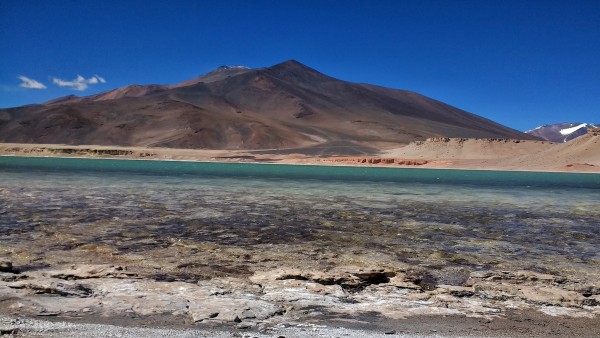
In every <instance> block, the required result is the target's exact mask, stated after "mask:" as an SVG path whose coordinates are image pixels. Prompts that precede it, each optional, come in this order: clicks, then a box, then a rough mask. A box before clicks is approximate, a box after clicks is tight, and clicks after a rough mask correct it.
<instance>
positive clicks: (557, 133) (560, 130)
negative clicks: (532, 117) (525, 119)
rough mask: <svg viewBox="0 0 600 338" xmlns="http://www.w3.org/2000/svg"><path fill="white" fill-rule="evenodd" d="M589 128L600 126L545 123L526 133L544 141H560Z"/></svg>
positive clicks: (564, 140)
mask: <svg viewBox="0 0 600 338" xmlns="http://www.w3.org/2000/svg"><path fill="white" fill-rule="evenodd" d="M589 128H600V124H598V123H596V124H592V123H572V122H565V123H555V124H545V125H543V126H540V127H537V128H535V129H532V130H529V131H526V133H527V134H530V135H533V136H537V137H540V138H542V139H544V140H546V141H550V142H561V143H562V142H567V141H570V140H573V139H575V138H578V137H580V136H583V135H586V133H587V132H588V129H589Z"/></svg>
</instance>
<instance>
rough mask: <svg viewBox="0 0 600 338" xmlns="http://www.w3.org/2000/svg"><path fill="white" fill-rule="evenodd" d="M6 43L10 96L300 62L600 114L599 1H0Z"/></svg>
mask: <svg viewBox="0 0 600 338" xmlns="http://www.w3.org/2000/svg"><path fill="white" fill-rule="evenodd" d="M0 51H1V53H0V107H13V106H19V105H24V104H31V103H41V102H44V101H46V100H49V99H52V98H56V97H60V96H65V95H69V94H76V95H91V94H95V93H98V92H102V91H106V90H110V89H113V88H117V87H121V86H124V85H128V84H133V83H137V84H150V83H159V84H168V83H176V82H180V81H183V80H186V79H189V78H193V77H195V76H198V75H200V74H203V73H206V72H208V71H210V70H212V69H214V68H216V67H218V66H221V65H245V66H249V67H253V68H254V67H267V66H271V65H273V64H276V63H279V62H282V61H285V60H288V59H296V60H298V61H300V62H302V63H304V64H306V65H308V66H310V67H312V68H315V69H317V70H319V71H321V72H323V73H325V74H328V75H331V76H334V77H337V78H339V79H343V80H347V81H352V82H366V83H372V84H377V85H382V86H386V87H392V88H399V89H407V90H412V91H416V92H419V93H421V94H424V95H426V96H429V97H432V98H435V99H438V100H440V101H443V102H446V103H449V104H451V105H454V106H456V107H459V108H461V109H464V110H467V111H469V112H472V113H475V114H478V115H481V116H484V117H486V118H489V119H492V120H494V121H497V122H500V123H502V124H505V125H508V126H510V127H513V128H516V129H520V130H527V129H531V128H534V127H536V126H538V125H541V124H545V123H555V122H563V121H573V122H600V1H597V0H591V1H576V0H575V1H566V0H565V1H553V0H544V1H534V0H530V1H494V0H486V1H467V0H447V1H435V0H431V1H427V0H422V1H401V0H396V1H377V0H372V1H353V0H346V1H327V0H323V1H312V0H302V1H294V0H289V1H260V0H255V1H235V0H229V1H167V0H164V1H151V0H144V1H136V0H127V1H124V0H119V1H108V0H105V1H84V0H79V1H67V0H63V1H61V0H58V1H43V0H37V1H30V0H2V1H0ZM78 76H79V78H78ZM19 77H25V78H19ZM29 80H35V81H36V82H31V81H29ZM22 85H23V86H25V87H42V86H44V87H46V88H45V89H40V88H25V87H23V86H22Z"/></svg>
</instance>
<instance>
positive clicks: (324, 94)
mask: <svg viewBox="0 0 600 338" xmlns="http://www.w3.org/2000/svg"><path fill="white" fill-rule="evenodd" d="M429 137H467V138H468V137H477V138H512V139H536V137H534V136H531V135H528V134H525V133H522V132H519V131H517V130H514V129H511V128H508V127H506V126H503V125H500V124H498V123H495V122H493V121H490V120H488V119H485V118H483V117H480V116H477V115H475V114H471V113H468V112H466V111H463V110H461V109H458V108H455V107H452V106H450V105H447V104H445V103H443V102H440V101H437V100H434V99H431V98H428V97H425V96H423V95H420V94H417V93H414V92H410V91H406V90H398V89H390V88H385V87H380V86H375V85H370V84H361V83H351V82H346V81H342V80H338V79H335V78H333V77H330V76H327V75H325V74H322V73H320V72H319V71H317V70H315V69H312V68H310V67H307V66H305V65H303V64H301V63H299V62H297V61H295V60H290V61H286V62H283V63H280V64H277V65H274V66H271V67H267V68H258V69H250V68H246V67H242V66H234V67H229V66H223V67H219V68H217V69H215V70H213V71H211V72H209V73H207V74H205V75H202V76H199V77H196V78H193V79H191V80H188V81H184V82H181V83H178V84H174V85H130V86H125V87H122V88H117V89H114V90H110V91H107V92H104V93H100V94H96V95H90V96H86V97H77V96H74V95H70V96H67V97H63V98H58V99H55V100H51V101H48V102H46V103H44V104H39V105H28V106H23V107H16V108H8V109H0V142H12V143H53V144H72V145H76V144H97V145H121V146H154V147H172V148H203V149H271V150H272V149H281V150H285V149H288V150H290V149H292V150H293V149H301V151H302V152H313V153H315V154H319V153H328V154H338V153H339V154H353V153H369V152H374V151H375V150H376V149H378V148H380V147H382V146H385V145H386V144H388V145H389V144H408V143H409V142H411V141H415V140H423V139H426V138H429Z"/></svg>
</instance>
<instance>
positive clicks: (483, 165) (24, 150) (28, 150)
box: [0, 141, 600, 173]
mask: <svg viewBox="0 0 600 338" xmlns="http://www.w3.org/2000/svg"><path fill="white" fill-rule="evenodd" d="M529 142H531V143H538V144H536V147H539V146H542V147H547V146H548V144H547V143H545V142H539V141H529ZM407 147H408V146H407ZM405 148H406V147H405ZM405 148H393V149H389V150H385V151H382V152H381V153H379V154H372V155H364V156H330V155H311V154H306V153H302V152H301V151H300V150H298V151H299V152H298V153H295V152H294V150H287V151H282V150H257V151H248V150H204V149H170V148H143V147H118V146H98V145H80V146H72V145H55V144H10V143H2V144H0V156H26V157H36V156H40V157H77V158H110V159H130V160H133V159H143V160H162V161H165V160H169V161H199V162H243V163H270V164H296V165H327V166H366V167H373V166H376V167H392V168H423V169H425V168H427V169H461V170H499V171H538V172H574V173H600V156H599V157H598V158H597V159H596V160H595V161H586V162H584V161H581V162H582V163H579V162H577V161H576V160H573V161H570V160H564V161H560V160H558V159H556V158H554V159H551V161H537V162H536V161H534V160H532V158H531V157H530V156H527V154H523V153H521V154H518V155H519V156H512V155H514V154H512V153H510V152H507V151H506V150H505V149H503V150H502V151H499V152H498V154H497V155H494V153H493V152H492V153H489V154H486V155H485V156H481V154H480V153H477V152H464V153H460V154H459V155H456V154H455V155H452V156H450V155H447V156H446V158H445V157H444V156H443V155H439V154H437V151H436V152H426V151H421V150H419V151H414V149H413V150H412V151H404V150H403V149H405ZM408 148H410V147H408ZM544 149H545V148H544ZM401 150H402V151H401ZM409 150H410V149H409Z"/></svg>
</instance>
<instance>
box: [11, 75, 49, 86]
mask: <svg viewBox="0 0 600 338" xmlns="http://www.w3.org/2000/svg"><path fill="white" fill-rule="evenodd" d="M18 78H19V80H21V84H20V85H19V87H23V88H30V89H46V88H48V87H46V86H44V84H43V83H41V82H38V81H36V80H34V79H30V78H28V77H27V76H23V75H19V76H18Z"/></svg>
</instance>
